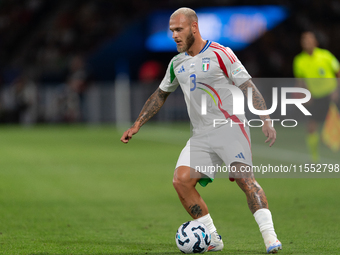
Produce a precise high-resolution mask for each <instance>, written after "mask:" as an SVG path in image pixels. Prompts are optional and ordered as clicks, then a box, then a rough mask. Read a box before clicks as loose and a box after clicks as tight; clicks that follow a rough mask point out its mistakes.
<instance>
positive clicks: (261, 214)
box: [254, 208, 277, 237]
mask: <svg viewBox="0 0 340 255" xmlns="http://www.w3.org/2000/svg"><path fill="white" fill-rule="evenodd" d="M254 217H255V220H256V222H257V224H258V225H259V228H260V232H261V234H262V237H264V236H265V235H267V234H271V235H273V236H275V237H277V236H276V233H275V230H274V224H273V220H272V214H271V212H270V211H269V210H268V209H265V208H263V209H259V210H257V211H256V212H255V213H254Z"/></svg>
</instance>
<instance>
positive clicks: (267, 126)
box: [262, 120, 276, 147]
mask: <svg viewBox="0 0 340 255" xmlns="http://www.w3.org/2000/svg"><path fill="white" fill-rule="evenodd" d="M262 132H263V133H264V135H265V136H266V137H267V140H266V141H265V143H268V142H270V144H269V147H272V145H273V144H274V143H275V140H276V130H275V128H274V127H273V126H272V121H270V120H265V121H264V124H263V126H262Z"/></svg>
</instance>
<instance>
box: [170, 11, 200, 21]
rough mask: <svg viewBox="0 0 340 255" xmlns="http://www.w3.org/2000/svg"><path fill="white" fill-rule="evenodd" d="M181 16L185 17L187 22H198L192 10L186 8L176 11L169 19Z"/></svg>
mask: <svg viewBox="0 0 340 255" xmlns="http://www.w3.org/2000/svg"><path fill="white" fill-rule="evenodd" d="M179 14H183V15H184V16H185V17H187V18H188V20H189V22H193V21H195V22H198V18H197V14H196V12H195V11H194V10H193V9H190V8H187V7H182V8H179V9H177V10H176V11H175V12H174V13H173V14H171V16H170V19H171V18H173V17H175V16H177V15H179Z"/></svg>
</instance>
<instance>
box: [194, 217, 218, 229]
mask: <svg viewBox="0 0 340 255" xmlns="http://www.w3.org/2000/svg"><path fill="white" fill-rule="evenodd" d="M196 221H198V222H201V223H203V224H204V225H206V227H207V228H208V229H209V232H210V234H211V233H213V232H214V231H216V227H215V225H214V223H213V220H212V218H211V217H210V213H208V214H207V215H204V216H202V217H200V218H198V219H196Z"/></svg>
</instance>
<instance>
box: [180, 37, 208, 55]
mask: <svg viewBox="0 0 340 255" xmlns="http://www.w3.org/2000/svg"><path fill="white" fill-rule="evenodd" d="M210 44H211V42H210V41H209V40H207V43H206V44H205V46H204V47H203V49H201V51H200V52H199V53H198V54H201V53H203V52H205V51H206V50H207V49H208V48H209V46H210ZM185 55H186V56H189V54H188V53H187V52H185Z"/></svg>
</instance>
